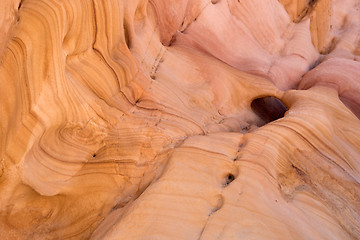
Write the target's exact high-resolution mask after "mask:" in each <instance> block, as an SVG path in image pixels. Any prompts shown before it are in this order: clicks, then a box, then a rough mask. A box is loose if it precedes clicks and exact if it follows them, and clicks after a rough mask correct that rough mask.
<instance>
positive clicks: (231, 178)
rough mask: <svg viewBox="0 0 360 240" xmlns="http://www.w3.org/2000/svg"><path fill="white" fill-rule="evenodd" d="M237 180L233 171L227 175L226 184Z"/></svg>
mask: <svg viewBox="0 0 360 240" xmlns="http://www.w3.org/2000/svg"><path fill="white" fill-rule="evenodd" d="M234 180H235V176H234V175H233V174H231V173H229V174H228V175H227V176H226V185H228V184H230V183H231V182H232V181H234Z"/></svg>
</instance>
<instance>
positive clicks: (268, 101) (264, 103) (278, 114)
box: [251, 97, 288, 127]
mask: <svg viewBox="0 0 360 240" xmlns="http://www.w3.org/2000/svg"><path fill="white" fill-rule="evenodd" d="M251 109H252V110H253V111H254V112H255V113H256V115H258V116H259V117H260V118H261V119H262V120H263V121H264V123H263V124H260V126H263V125H265V124H267V123H269V122H272V121H275V120H277V119H279V118H282V117H284V114H285V112H286V111H287V110H288V109H287V107H286V106H285V105H284V104H283V103H282V102H281V101H280V100H279V99H277V98H275V97H262V98H257V99H255V100H253V101H252V102H251ZM260 126H259V127H260Z"/></svg>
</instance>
